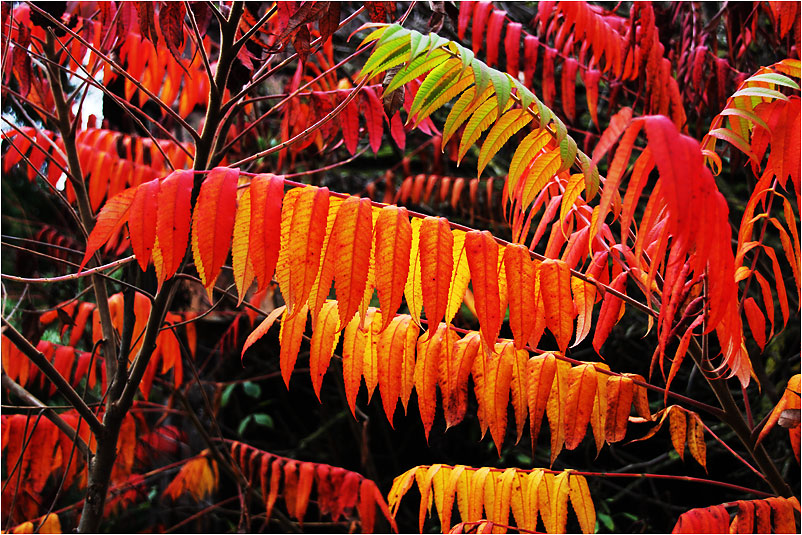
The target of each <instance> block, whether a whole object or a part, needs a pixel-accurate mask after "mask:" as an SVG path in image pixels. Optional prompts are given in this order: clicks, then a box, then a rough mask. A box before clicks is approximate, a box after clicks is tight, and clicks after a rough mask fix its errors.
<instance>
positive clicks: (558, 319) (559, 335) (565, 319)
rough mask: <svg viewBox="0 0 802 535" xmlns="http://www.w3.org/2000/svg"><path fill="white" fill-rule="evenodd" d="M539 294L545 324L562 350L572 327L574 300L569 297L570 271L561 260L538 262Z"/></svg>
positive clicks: (569, 337) (566, 345)
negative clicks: (543, 309)
mask: <svg viewBox="0 0 802 535" xmlns="http://www.w3.org/2000/svg"><path fill="white" fill-rule="evenodd" d="M539 271H540V295H541V296H542V298H543V306H544V308H545V311H546V326H547V327H548V328H549V330H550V331H551V332H552V334H553V335H554V337H555V338H556V339H557V345H558V346H559V347H560V351H561V352H564V351H565V350H566V348H568V344H569V343H570V341H571V334H572V332H573V328H574V315H575V311H574V302H573V300H572V299H571V273H570V270H569V269H568V266H567V265H566V263H565V262H563V261H562V260H552V259H546V260H545V261H544V262H542V263H541V264H540V269H539Z"/></svg>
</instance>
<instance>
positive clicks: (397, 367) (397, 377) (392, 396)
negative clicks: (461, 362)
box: [378, 314, 419, 425]
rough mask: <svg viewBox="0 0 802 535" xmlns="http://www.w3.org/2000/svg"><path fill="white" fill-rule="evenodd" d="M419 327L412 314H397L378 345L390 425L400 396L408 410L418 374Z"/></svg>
mask: <svg viewBox="0 0 802 535" xmlns="http://www.w3.org/2000/svg"><path fill="white" fill-rule="evenodd" d="M418 332H419V331H418V328H417V326H416V325H415V324H414V323H413V321H412V317H411V316H409V315H406V314H404V315H402V316H396V317H394V318H393V319H392V321H391V322H390V325H389V326H388V328H386V329H384V330H383V331H382V332H381V335H380V337H379V345H378V373H379V389H380V391H381V396H382V405H383V406H384V412H385V414H386V415H387V420H388V421H389V422H390V425H392V423H393V415H394V413H395V407H396V404H397V403H398V398H399V397H400V398H401V403H402V405H403V406H404V412H405V413H406V410H407V402H408V401H409V396H410V394H411V393H412V386H413V383H414V374H415V344H416V342H417V340H418Z"/></svg>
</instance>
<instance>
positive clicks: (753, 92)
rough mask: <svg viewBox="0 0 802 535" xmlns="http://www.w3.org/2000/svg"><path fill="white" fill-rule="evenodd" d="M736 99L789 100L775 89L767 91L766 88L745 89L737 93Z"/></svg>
mask: <svg viewBox="0 0 802 535" xmlns="http://www.w3.org/2000/svg"><path fill="white" fill-rule="evenodd" d="M736 97H763V98H778V99H780V100H788V97H786V96H785V95H783V94H782V93H780V92H779V91H775V90H774V89H766V88H765V87H745V88H743V89H741V90H739V91H736V92H735V93H734V94H733V95H732V98H736Z"/></svg>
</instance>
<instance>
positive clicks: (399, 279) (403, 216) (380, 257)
mask: <svg viewBox="0 0 802 535" xmlns="http://www.w3.org/2000/svg"><path fill="white" fill-rule="evenodd" d="M375 242H376V245H375V248H376V291H377V292H378V294H379V304H380V305H381V309H382V317H383V320H384V321H383V325H382V329H386V328H387V326H388V325H390V322H391V321H393V318H394V316H395V313H396V311H397V310H398V308H399V307H400V306H401V297H402V296H403V295H404V283H405V282H406V280H407V275H408V273H409V254H410V249H411V247H412V225H411V224H410V222H409V216H408V215H407V209H406V208H399V207H397V206H385V207H384V208H382V209H381V211H380V212H379V218H378V220H377V221H376V231H375Z"/></svg>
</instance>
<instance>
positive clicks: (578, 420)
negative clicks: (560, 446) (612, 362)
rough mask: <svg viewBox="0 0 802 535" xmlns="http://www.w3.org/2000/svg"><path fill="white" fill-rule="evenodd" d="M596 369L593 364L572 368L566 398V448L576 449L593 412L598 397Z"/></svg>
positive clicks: (569, 373) (568, 378)
mask: <svg viewBox="0 0 802 535" xmlns="http://www.w3.org/2000/svg"><path fill="white" fill-rule="evenodd" d="M597 382H598V381H597V379H596V368H594V367H593V366H592V365H591V364H582V365H580V366H574V367H572V368H571V369H570V370H569V372H568V375H567V383H568V391H567V392H566V396H565V406H564V408H565V447H566V448H568V449H569V450H573V449H575V448H576V447H577V446H578V445H579V443H580V442H582V438H584V436H585V431H586V430H587V427H588V422H589V421H590V414H591V412H592V411H593V400H594V398H595V397H596V387H597Z"/></svg>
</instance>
